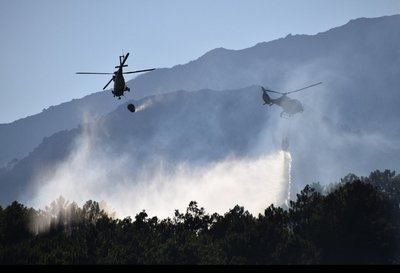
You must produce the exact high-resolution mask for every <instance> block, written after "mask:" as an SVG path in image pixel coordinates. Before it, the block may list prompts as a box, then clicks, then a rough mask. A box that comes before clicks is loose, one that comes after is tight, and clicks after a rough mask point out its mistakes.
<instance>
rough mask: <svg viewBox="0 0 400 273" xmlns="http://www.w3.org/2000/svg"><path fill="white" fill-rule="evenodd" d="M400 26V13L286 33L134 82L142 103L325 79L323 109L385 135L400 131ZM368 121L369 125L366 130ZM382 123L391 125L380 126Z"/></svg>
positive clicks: (294, 85)
mask: <svg viewBox="0 0 400 273" xmlns="http://www.w3.org/2000/svg"><path fill="white" fill-rule="evenodd" d="M399 26H400V15H394V16H386V17H380V18H371V19H366V18H361V19H356V20H351V21H350V22H349V23H348V24H346V25H344V26H341V27H337V28H334V29H331V30H329V31H327V32H323V33H319V34H317V35H313V36H311V35H294V36H292V35H288V36H287V37H286V38H282V39H278V40H275V41H271V42H263V43H259V44H257V45H256V46H254V47H251V48H247V49H243V50H227V49H223V48H219V49H214V50H212V51H210V52H208V53H206V54H205V55H204V56H202V57H200V58H199V59H197V60H195V61H192V62H189V63H188V64H185V65H178V66H175V67H173V68H171V69H160V70H158V71H155V72H153V73H151V74H150V73H149V74H146V75H143V76H140V77H138V78H137V79H134V80H133V81H131V82H130V83H129V84H130V86H131V87H132V89H133V90H136V95H137V96H138V97H141V96H145V95H146V94H148V93H149V92H150V93H160V92H169V91H173V90H178V89H184V90H198V89H201V88H211V89H220V90H223V89H232V88H240V87H244V86H249V85H253V84H264V85H268V86H269V87H270V88H274V89H284V90H285V89H289V90H290V89H296V88H298V87H301V86H302V85H304V84H307V83H310V82H316V81H324V85H325V88H326V89H330V90H331V92H329V94H327V96H326V101H325V102H324V106H325V104H326V107H328V106H329V107H331V108H333V109H334V112H333V113H331V114H332V115H333V116H335V118H336V117H338V118H339V116H340V119H348V120H349V121H351V123H355V124H356V125H357V126H362V125H363V126H367V127H368V126H370V125H371V126H372V124H373V127H372V128H375V127H374V126H380V125H382V130H386V131H388V133H393V131H392V129H393V128H392V127H393V126H394V127H396V128H397V129H399V126H400V125H399V123H398V120H397V116H398V115H399V114H400V110H399V107H398V105H399V103H400V96H399V95H398V94H399V91H398V90H399V86H400V77H399V75H400V66H399V65H398V64H399V63H400V47H399V46H398V45H399V44H400V28H399ZM339 97H340V98H341V103H339V104H338V103H337V99H338V98H339ZM367 100H371V101H374V104H369V106H370V108H358V110H357V111H355V109H353V108H354V107H353V106H354V105H355V103H357V102H359V101H361V102H366V101H367ZM377 109H379V111H377ZM348 113H350V114H351V115H348ZM395 113H396V114H397V116H393V114H395ZM366 115H369V124H365V116H366ZM345 116H346V117H345ZM382 118H386V122H385V124H378V123H380V120H381V119H382ZM397 129H396V131H397Z"/></svg>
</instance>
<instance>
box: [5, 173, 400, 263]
mask: <svg viewBox="0 0 400 273" xmlns="http://www.w3.org/2000/svg"><path fill="white" fill-rule="evenodd" d="M399 243H400V176H399V175H396V174H395V172H394V171H389V170H385V171H383V172H382V171H374V172H372V173H371V174H370V175H369V176H368V177H357V176H355V175H354V174H349V175H347V176H345V177H344V178H342V179H341V181H340V182H339V183H336V184H330V185H328V186H326V187H323V186H321V185H320V184H318V183H317V184H315V183H314V184H311V185H307V186H305V188H304V189H303V190H302V191H301V192H300V193H299V194H297V196H296V198H295V200H293V201H290V203H289V205H288V207H285V208H282V207H276V206H274V205H271V206H269V207H267V208H266V209H265V211H264V213H260V214H259V215H257V216H254V215H252V214H251V213H249V212H248V211H247V210H245V208H244V207H241V206H238V205H237V206H235V207H234V208H232V209H231V210H229V211H228V212H226V213H225V214H224V215H219V214H217V213H214V214H208V213H206V211H205V210H204V208H202V207H199V206H198V204H197V203H196V202H195V201H192V202H190V204H189V205H188V207H187V209H186V211H184V212H180V211H179V210H176V211H175V215H174V216H173V217H172V218H166V219H158V218H157V217H149V216H148V215H147V214H146V212H145V211H142V212H140V213H138V214H137V215H136V216H135V217H134V219H132V218H130V217H126V218H124V219H115V218H114V217H112V216H110V215H109V214H107V213H106V212H105V211H104V210H103V209H102V205H101V203H98V202H96V201H91V200H90V201H87V202H86V203H85V204H84V205H83V206H82V207H79V206H78V205H76V204H75V203H68V202H66V201H65V200H64V199H63V198H59V199H58V200H56V201H55V202H53V203H52V204H51V205H50V207H48V208H46V209H45V210H44V211H43V210H36V209H33V208H27V207H26V206H24V205H23V204H21V203H18V202H17V201H15V202H13V203H11V204H10V205H8V206H7V207H4V208H3V207H0V263H1V264H398V263H399V262H400V251H399V250H400V249H399V246H400V244H399Z"/></svg>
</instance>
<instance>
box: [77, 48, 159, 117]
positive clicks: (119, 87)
mask: <svg viewBox="0 0 400 273" xmlns="http://www.w3.org/2000/svg"><path fill="white" fill-rule="evenodd" d="M128 57H129V52H128V53H127V54H126V55H124V54H122V55H121V56H119V65H117V66H116V67H115V68H117V71H115V72H113V73H108V72H107V73H102V72H76V74H97V75H113V76H112V78H111V79H110V80H109V81H108V82H107V84H106V85H105V86H104V87H103V90H104V89H106V88H107V86H108V85H109V84H110V83H111V82H112V81H114V88H113V90H112V91H111V93H112V94H113V95H114V97H118V99H121V96H124V92H125V91H128V92H130V88H129V87H128V86H126V83H125V79H124V74H133V73H141V72H148V71H153V70H155V68H150V69H142V70H135V71H128V72H124V71H123V67H127V66H128V65H127V64H125V62H126V60H127V59H128ZM128 109H129V110H130V111H131V112H134V111H135V110H134V109H135V107H134V105H133V104H129V105H128ZM132 110H133V111H132Z"/></svg>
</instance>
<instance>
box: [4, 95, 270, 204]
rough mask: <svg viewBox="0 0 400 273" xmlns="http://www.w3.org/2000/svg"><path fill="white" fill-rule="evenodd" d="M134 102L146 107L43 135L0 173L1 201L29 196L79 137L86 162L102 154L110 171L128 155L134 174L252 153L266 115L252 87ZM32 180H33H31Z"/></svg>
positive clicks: (119, 111)
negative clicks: (37, 143) (146, 170)
mask: <svg viewBox="0 0 400 273" xmlns="http://www.w3.org/2000/svg"><path fill="white" fill-rule="evenodd" d="M137 103H138V104H139V105H141V104H142V105H146V106H145V107H146V108H145V109H143V110H140V111H138V112H137V113H135V114H132V113H130V112H129V111H127V109H126V107H125V105H123V106H121V107H118V108H117V109H116V110H115V111H113V112H111V113H110V114H108V115H106V116H105V117H103V118H101V119H100V120H99V121H98V122H95V123H93V124H91V125H89V126H83V127H80V128H77V129H73V130H70V131H62V132H59V133H57V134H54V135H53V136H51V137H49V138H46V139H45V140H44V141H43V142H42V143H41V144H40V145H39V146H38V147H37V148H36V149H35V150H34V151H33V152H32V153H31V154H30V155H29V156H28V157H26V158H25V159H23V160H21V161H20V162H18V163H17V164H16V165H15V166H14V168H13V169H12V170H11V171H8V172H5V173H3V176H2V177H0V183H1V188H2V192H1V196H0V200H1V202H2V203H3V202H9V201H11V200H13V199H15V198H17V197H20V198H21V196H23V197H24V198H27V196H30V195H31V194H32V188H35V187H37V186H38V185H40V184H41V183H43V184H45V183H46V181H45V179H41V177H43V176H45V175H44V174H49V173H50V174H51V173H52V172H54V171H55V169H56V168H57V165H58V164H59V163H60V162H62V161H63V160H66V158H67V156H68V155H69V154H70V153H72V154H74V153H80V152H83V151H84V150H85V149H87V144H82V141H83V142H84V143H90V144H89V146H90V149H89V150H90V152H88V153H89V157H88V158H90V159H85V160H84V162H86V160H91V161H96V160H102V159H104V157H106V159H107V160H108V159H109V160H110V165H109V167H110V169H112V168H114V167H113V163H112V162H113V158H119V157H123V156H124V157H129V158H130V160H129V162H130V163H129V164H128V165H129V166H128V167H129V168H130V169H131V170H132V171H133V172H135V171H134V170H136V171H138V170H141V169H143V168H144V167H146V168H148V169H149V170H150V169H151V168H150V166H151V165H154V164H155V165H157V164H159V163H160V162H161V161H162V162H163V164H165V166H176V165H177V164H179V163H187V164H194V165H199V164H200V165H201V164H202V163H210V162H213V161H214V162H215V161H218V160H220V159H223V158H225V157H226V156H229V155H232V156H233V155H236V156H245V155H246V156H248V155H250V154H249V151H250V150H252V149H253V144H254V142H256V141H257V137H258V134H259V132H260V131H261V130H262V128H263V127H264V126H265V124H266V122H268V116H269V112H268V111H265V109H264V107H262V105H261V104H260V96H259V90H258V88H255V87H253V88H247V89H242V90H227V91H223V92H220V91H210V90H200V91H196V92H185V91H178V92H173V93H171V94H165V95H158V96H154V97H150V98H146V99H144V100H141V101H140V102H137ZM77 136H79V137H80V138H77ZM82 139H83V140H82ZM77 143H78V144H77ZM97 155H101V157H102V158H98V157H97ZM105 155H106V156H105ZM73 171H74V170H71V172H73ZM82 171H83V172H82V175H85V173H84V171H85V170H82ZM33 181H34V182H35V183H37V184H36V185H32V184H29V183H31V182H33Z"/></svg>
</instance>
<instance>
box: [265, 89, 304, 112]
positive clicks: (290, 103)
mask: <svg viewBox="0 0 400 273" xmlns="http://www.w3.org/2000/svg"><path fill="white" fill-rule="evenodd" d="M263 100H264V104H268V105H272V104H276V105H279V106H280V107H282V109H283V112H282V113H281V116H282V115H283V114H285V113H286V114H288V115H289V116H292V115H294V114H297V113H299V112H303V110H304V109H303V105H302V104H301V102H300V101H298V100H296V99H291V98H289V97H288V96H286V95H283V96H281V97H279V98H277V99H271V98H270V97H269V96H268V94H266V93H264V94H263Z"/></svg>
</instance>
